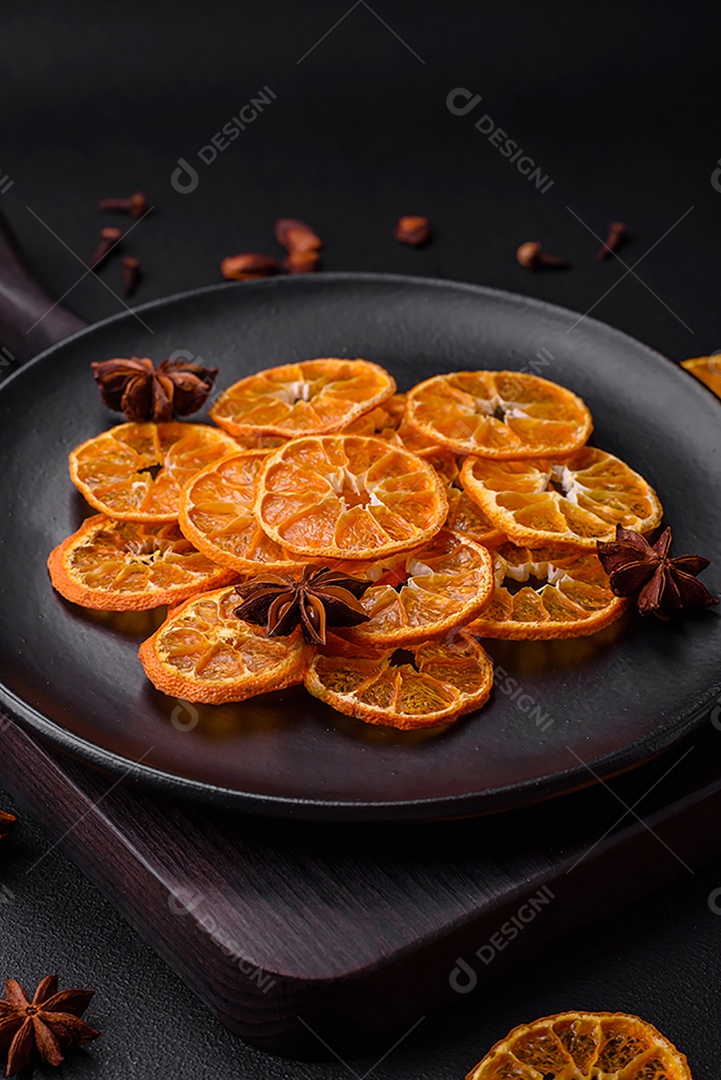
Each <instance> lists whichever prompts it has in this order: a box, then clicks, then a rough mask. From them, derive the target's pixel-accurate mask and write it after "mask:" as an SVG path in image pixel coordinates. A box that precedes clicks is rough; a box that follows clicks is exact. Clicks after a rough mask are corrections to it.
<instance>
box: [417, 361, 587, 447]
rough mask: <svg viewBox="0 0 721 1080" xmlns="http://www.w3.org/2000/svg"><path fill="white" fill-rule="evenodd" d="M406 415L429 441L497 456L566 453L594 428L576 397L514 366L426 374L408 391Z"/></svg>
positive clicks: (419, 432) (584, 438) (580, 443)
mask: <svg viewBox="0 0 721 1080" xmlns="http://www.w3.org/2000/svg"><path fill="white" fill-rule="evenodd" d="M405 419H406V423H407V425H408V427H409V428H411V429H412V430H413V431H415V432H416V433H417V434H418V435H419V436H420V437H421V438H423V439H425V440H427V441H428V442H431V443H439V444H440V445H442V446H447V447H448V448H449V449H451V450H454V451H455V452H456V453H458V454H480V455H481V456H483V457H490V458H496V459H498V460H509V459H513V458H528V457H541V456H550V457H558V456H560V455H562V454H570V453H572V452H573V451H574V450H577V449H578V448H579V447H580V446H583V444H584V443H585V442H586V440H587V439H588V437H589V435H590V434H591V431H592V428H593V423H592V420H591V414H590V412H589V410H588V408H587V407H586V405H585V404H584V402H583V401H582V400H581V398H579V397H577V396H576V395H575V394H573V393H571V391H570V390H567V389H566V388H565V387H563V386H558V384H557V383H553V382H550V381H549V380H548V379H542V378H540V377H539V376H538V375H529V374H527V373H525V372H517V371H459V372H455V373H453V374H450V375H436V376H434V377H433V378H432V379H426V381H425V382H421V383H418V385H417V386H414V387H413V389H412V390H411V391H410V392H409V393H408V395H407V398H406V414H405Z"/></svg>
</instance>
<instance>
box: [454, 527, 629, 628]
mask: <svg viewBox="0 0 721 1080" xmlns="http://www.w3.org/2000/svg"><path fill="white" fill-rule="evenodd" d="M492 554H493V563H494V571H495V581H496V587H495V590H494V592H493V595H492V597H491V599H490V601H489V602H488V604H487V606H486V607H485V608H484V609H483V611H482V612H481V614H480V615H479V617H478V618H477V619H475V620H474V621H473V622H472V623H470V624H469V626H468V629H469V631H470V632H471V633H473V634H477V635H478V636H479V637H487V638H511V639H513V640H516V641H525V640H538V641H547V640H550V639H551V638H575V637H588V636H589V635H590V634H595V633H596V631H598V630H602V629H603V628H604V627H605V626H608V625H609V624H610V623H612V622H614V621H615V620H616V619H618V618H620V616H621V615H622V614H623V612H624V611H625V610H626V607H627V606H628V601H627V600H624V599H622V598H620V597H618V596H614V595H613V593H612V592H611V588H610V586H609V583H608V576H607V575H606V572H605V571H604V569H603V567H602V566H601V563H600V561H599V559H598V556H597V555H595V554H593V553H592V552H590V551H575V552H574V551H569V550H568V549H567V548H536V549H534V550H531V549H529V548H526V547H517V546H516V545H515V544H511V543H505V544H501V545H500V547H498V548H497V549H496V550H495V551H493V553H492Z"/></svg>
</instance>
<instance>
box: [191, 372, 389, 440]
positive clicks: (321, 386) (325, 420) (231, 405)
mask: <svg viewBox="0 0 721 1080" xmlns="http://www.w3.org/2000/svg"><path fill="white" fill-rule="evenodd" d="M395 389H396V384H395V381H394V380H393V378H392V377H391V375H389V374H388V372H387V371H386V370H385V369H384V368H382V367H380V366H379V365H378V364H373V363H371V362H370V361H368V360H341V359H336V358H335V357H329V358H320V359H317V360H302V361H300V362H299V363H296V364H283V365H282V366H281V367H275V368H268V369H267V370H265V371H259V372H258V373H257V374H255V375H249V376H247V377H246V378H245V379H240V380H239V381H238V382H236V383H234V384H233V386H230V387H229V388H228V389H227V390H224V391H223V393H222V394H221V395H220V397H219V398H218V400H217V401H216V402H215V404H214V405H213V407H212V408H211V409H210V417H211V419H212V420H213V421H214V422H215V423H216V424H218V426H219V427H222V428H225V430H226V431H229V432H230V433H231V434H232V435H240V436H243V437H247V436H252V435H256V434H257V433H258V432H264V433H266V434H268V435H279V436H282V437H284V438H288V439H290V438H294V437H295V436H297V435H308V434H325V433H329V432H334V431H340V430H341V428H344V427H346V426H347V425H348V424H351V423H352V422H353V421H354V420H356V419H357V418H358V417H359V416H361V415H362V414H363V413H366V412H370V410H371V409H374V408H375V407H376V406H377V405H380V404H381V403H382V402H384V401H386V399H387V398H390V397H391V395H392V394H393V393H394V392H395Z"/></svg>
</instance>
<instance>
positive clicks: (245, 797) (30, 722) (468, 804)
mask: <svg viewBox="0 0 721 1080" xmlns="http://www.w3.org/2000/svg"><path fill="white" fill-rule="evenodd" d="M360 282H367V283H369V284H376V285H379V286H383V285H394V284H395V285H399V286H403V287H405V288H417V287H418V286H422V287H426V288H428V287H430V288H443V289H446V290H451V291H463V292H467V293H470V294H471V295H475V296H479V297H485V298H489V299H496V300H498V299H500V300H504V301H508V302H511V303H512V304H518V303H519V302H520V303H521V304H522V305H523V306H525V307H527V308H531V309H535V310H537V311H538V312H542V313H545V314H549V313H550V314H552V315H555V316H556V317H558V316H562V317H564V318H566V319H567V318H569V317H570V318H577V317H578V314H579V312H576V311H574V310H573V309H571V308H566V307H564V306H562V305H560V304H555V303H552V302H550V301H546V300H541V299H538V298H536V297H530V296H525V295H523V294H522V293H516V292H512V291H511V290H507V289H496V288H493V287H491V286H487V285H480V284H475V283H472V282H462V281H454V280H452V279H446V278H438V277H422V276H415V275H410V274H383V273H373V272H360V273H356V272H353V271H343V272H339V273H333V272H325V273H318V274H313V275H312V276H310V278H309V279H308V278H306V276H305V275H298V276H297V277H273V278H264V279H256V280H253V281H249V282H243V283H239V282H218V283H214V284H210V285H203V286H199V287H197V288H194V289H189V290H184V291H182V292H179V293H173V294H171V295H169V296H166V297H160V298H156V299H154V300H150V301H148V302H146V303H144V304H141V305H137V306H136V307H134V308H131V309H128V310H127V311H121V312H118V313H117V314H115V315H111V316H109V317H107V318H105V319H102V320H100V321H98V322H94V323H91V324H88V325H87V326H85V327H83V328H82V329H80V330H77V331H76V332H74V333H73V334H70V335H69V336H68V337H65V338H63V339H62V340H61V341H59V342H57V343H56V344H54V345H51V346H50V347H49V348H47V349H44V350H43V351H42V352H40V353H38V355H37V356H35V357H33V358H32V359H31V360H29V361H27V362H26V363H24V364H22V365H21V366H20V367H19V368H18V369H17V370H16V371H14V372H13V373H12V374H10V375H9V376H8V377H7V378H6V379H5V380H3V382H2V383H0V399H2V395H3V394H5V393H6V390H7V388H8V387H10V386H12V385H13V384H14V383H15V382H16V381H17V380H19V379H21V378H23V377H25V376H26V374H29V373H30V372H31V371H32V370H33V369H34V368H35V366H36V365H37V364H40V363H43V362H44V361H45V360H46V359H47V358H48V357H50V356H52V355H54V354H55V353H57V352H58V351H61V350H63V349H64V348H65V346H68V345H72V344H73V343H74V342H75V341H77V340H78V339H81V338H84V337H87V336H89V335H90V334H92V333H93V332H95V331H100V330H103V329H106V328H107V327H109V326H112V325H113V324H114V323H116V322H126V321H127V320H128V319H129V318H131V317H132V316H133V315H134V314H135V312H139V313H143V312H150V311H152V310H153V309H156V308H166V307H172V306H174V305H176V304H178V303H181V302H187V301H189V300H195V299H197V298H198V297H202V296H205V295H207V294H217V293H222V292H230V291H232V290H235V289H238V288H243V289H245V290H247V289H251V290H253V291H261V292H265V291H272V290H274V289H276V288H282V289H288V288H291V289H292V288H298V289H301V288H303V287H307V285H308V284H311V283H312V284H315V285H318V284H323V283H328V284H334V283H344V284H349V285H353V284H355V283H360ZM586 320H587V321H588V323H589V324H590V325H591V327H595V328H598V330H600V331H602V332H603V333H604V334H607V335H608V334H610V335H611V336H612V337H619V338H621V339H622V340H623V341H624V342H626V343H629V344H630V345H631V346H632V347H633V348H636V349H643V350H644V351H645V352H646V353H648V354H649V355H650V356H651V357H654V358H655V359H656V360H661V361H663V362H664V363H666V364H669V365H670V366H671V367H673V368H674V369H676V370H678V371H679V373H680V374H681V372H682V370H683V369H681V367H680V364H678V363H676V362H675V361H673V360H671V359H670V357H667V356H665V355H664V354H663V353H661V352H659V351H658V350H657V349H654V348H653V346H651V345H648V344H647V343H645V342H643V341H640V340H639V339H638V338H635V337H633V336H632V335H631V334H628V333H626V331H624V330H620V329H618V328H617V327H614V326H610V325H609V324H608V323H605V322H602V321H601V320H599V319H596V318H594V317H593V316H590V315H588V316H585V320H584V321H586ZM686 375H687V377H688V384H687V385H688V386H689V387H690V386H692V385H693V386H695V387H696V388H697V391H696V392H698V393H699V394H700V398H702V399H704V400H707V401H708V400H709V399H708V395H709V394H713V392H712V391H711V390H710V388H709V387H707V386H706V385H705V384H704V383H702V382H701V381H700V380H698V379H696V378H694V377H693V376H692V375H691V374H690V373H686V374H684V375H682V376H681V377H684V378H685V377H686ZM719 693H721V683H719V684H717V685H715V686H712V687H711V688H709V689H708V690H707V691H706V693H705V694H704V695H703V696H702V697H701V698H697V699H696V700H695V701H694V703H693V704H692V705H690V706H689V708H688V709H687V710H686V712H685V713H684V714H683V715H681V716H680V717H679V718H678V719H677V722H676V723H675V724H674V725H673V726H672V727H671V728H666V729H664V731H663V732H662V733H661V734H660V735H654V734H653V733H651V735H644V736H640V737H639V738H637V739H635V740H634V741H633V742H631V743H629V744H627V745H626V746H624V748H623V751H622V752H620V753H619V751H611V752H609V753H607V754H605V755H604V756H603V757H601V758H595V759H594V761H593V766H594V770H595V771H596V772H599V773H600V774H601V776H602V778H603V779H604V780H605V779H607V778H608V777H610V776H614V775H618V774H619V773H622V772H626V771H628V770H630V769H633V768H635V767H638V766H640V765H642V764H644V763H645V762H646V761H648V760H650V759H652V758H654V757H656V756H658V755H659V754H660V753H662V752H663V751H664V750H667V749H669V748H670V747H671V746H673V745H675V744H676V743H677V742H679V741H680V740H681V739H682V738H683V737H684V736H685V735H687V734H689V733H690V732H691V731H692V730H693V729H694V728H695V727H697V726H698V724H699V723H700V722H701V720H702V719H703V718H704V716H705V715H706V714H707V711H708V709H709V707H710V705H711V703H712V702H713V701H714V700H716V699H717V698H718V697H719ZM0 706H2V707H3V708H4V709H5V710H6V712H7V714H8V718H9V720H10V722H16V723H19V724H20V725H21V726H23V727H28V728H30V730H31V733H37V734H38V735H39V736H40V737H41V738H42V739H43V740H44V741H47V742H48V743H50V744H51V745H52V746H55V747H58V748H59V749H60V750H61V751H63V752H65V753H67V754H68V755H70V756H71V757H72V758H74V759H76V760H80V761H82V762H86V763H88V764H90V765H91V766H93V767H95V768H96V769H98V770H100V771H103V772H106V773H110V774H111V775H113V776H115V777H118V776H119V778H120V779H130V780H133V781H136V782H139V783H142V784H143V786H146V787H147V788H149V789H150V790H156V791H158V790H165V791H166V792H170V793H171V794H173V795H177V796H185V797H190V798H192V799H194V800H199V801H201V802H205V803H209V802H210V803H213V804H215V805H217V806H226V807H228V808H232V809H236V810H244V811H247V812H251V813H256V814H259V815H263V816H270V817H274V818H282V817H286V818H296V819H299V820H309V821H321V820H327V819H329V818H332V820H334V821H339V820H345V821H353V822H370V821H385V820H389V818H390V817H391V816H392V818H393V820H395V821H397V822H399V823H400V822H402V821H408V822H413V821H421V820H423V819H424V818H425V819H432V820H435V821H438V820H440V819H453V818H456V819H457V818H462V817H469V816H482V815H485V814H491V813H499V812H502V811H505V810H510V809H517V808H520V807H524V806H530V805H533V804H538V803H540V802H542V801H547V800H549V799H551V798H559V797H561V796H562V795H565V794H570V793H572V792H573V791H577V790H579V789H580V788H583V787H587V786H590V785H592V784H594V783H596V782H598V781H597V780H594V777H593V775H592V774H589V777H588V779H587V780H584V779H583V777H582V774H579V766H577V765H569V767H568V768H567V769H564V770H562V771H559V772H555V773H553V774H552V776H551V777H541V778H538V777H536V778H530V779H528V780H524V781H521V782H519V783H514V784H512V785H503V786H500V787H495V788H486V789H485V790H484V791H482V792H478V791H471V792H461V793H457V794H454V795H440V796H433V797H429V798H423V799H394V800H390V801H382V800H377V799H376V800H372V801H357V800H356V801H354V800H347V799H346V800H338V799H322V798H319V797H315V798H308V797H299V796H290V795H273V794H263V793H256V792H248V791H239V790H238V789H235V788H230V787H225V786H223V785H218V784H213V783H212V782H210V781H207V780H197V779H193V778H191V777H183V776H180V775H178V774H174V773H170V772H166V771H165V770H163V769H162V768H157V767H155V766H150V765H145V764H142V757H141V758H140V759H138V760H131V759H129V758H127V757H124V756H123V755H122V754H119V753H117V752H115V751H113V750H107V749H105V748H103V747H101V746H98V745H97V744H96V743H93V742H91V741H89V740H87V739H85V738H83V737H82V736H79V735H76V734H75V733H73V732H71V731H69V730H68V729H67V728H64V727H62V726H61V725H60V724H58V723H56V722H55V721H53V720H51V719H49V718H48V717H47V716H45V715H44V714H43V713H42V712H40V711H39V710H37V709H35V708H34V707H32V706H30V705H28V704H27V703H26V702H24V701H23V700H22V699H21V698H19V697H18V696H17V695H16V694H14V693H13V692H12V691H11V690H9V689H8V688H7V687H6V686H5V685H3V684H2V683H0ZM1 720H2V715H1V714H0V721H1ZM1 730H2V725H1V723H0V731H1ZM641 747H643V753H642V754H639V753H638V751H639V750H640V749H641ZM579 775H581V778H580V779H579ZM571 778H574V779H575V780H577V781H578V782H577V783H573V784H571V785H570V786H569V780H570V779H571ZM116 782H119V781H116ZM534 788H537V789H538V788H541V789H542V790H539V791H538V792H537V797H536V798H528V794H529V792H532V791H533V789H534ZM524 796H525V797H524Z"/></svg>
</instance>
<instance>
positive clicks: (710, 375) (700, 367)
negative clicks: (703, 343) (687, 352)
mask: <svg viewBox="0 0 721 1080" xmlns="http://www.w3.org/2000/svg"><path fill="white" fill-rule="evenodd" d="M681 367H682V368H686V371H690V372H691V374H692V375H695V376H696V378H697V379H700V380H701V382H702V383H705V384H706V386H708V387H709V389H710V390H713V392H714V394H715V395H716V397H719V398H721V355H719V354H718V353H715V354H714V355H713V356H696V357H694V359H693V360H682V361H681Z"/></svg>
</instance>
